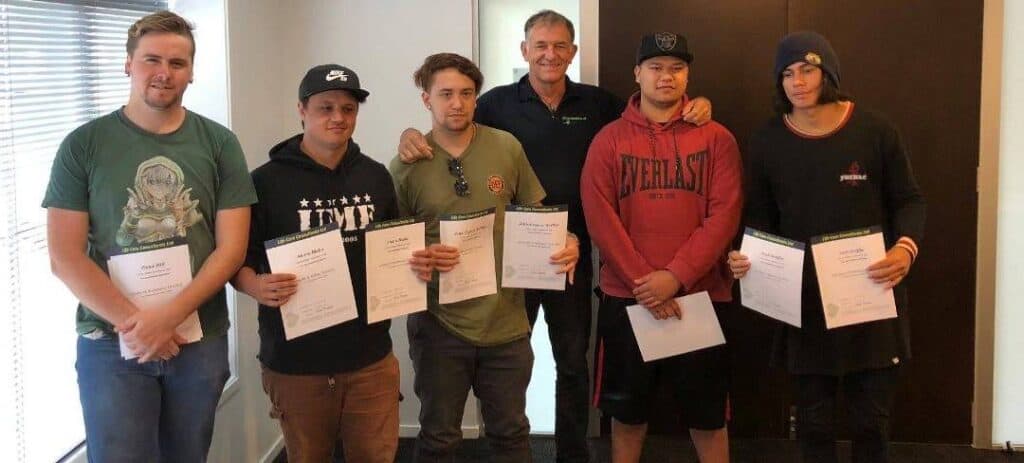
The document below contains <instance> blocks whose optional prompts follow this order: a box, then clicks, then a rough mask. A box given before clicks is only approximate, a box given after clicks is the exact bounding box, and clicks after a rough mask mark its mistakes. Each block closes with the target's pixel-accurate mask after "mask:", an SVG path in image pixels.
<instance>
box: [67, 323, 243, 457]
mask: <svg viewBox="0 0 1024 463" xmlns="http://www.w3.org/2000/svg"><path fill="white" fill-rule="evenodd" d="M75 369H76V370H77V371H78V392H79V396H80V400H81V402H82V414H83V415H84V418H85V442H86V449H87V452H88V455H89V462H90V463H92V462H113V461H161V462H205V461H206V454H207V452H208V451H209V449H210V439H211V437H212V435H213V419H214V417H215V416H216V414H217V403H218V401H219V400H220V395H221V392H222V391H223V390H224V384H225V383H226V382H227V380H228V377H229V376H230V374H231V372H230V370H229V366H228V338H227V336H220V337H216V338H204V339H203V340H202V341H200V342H197V343H192V344H186V345H183V346H181V352H180V353H179V354H178V356H176V357H174V358H172V359H171V360H166V361H164V360H157V361H153V362H148V363H143V364H140V363H138V360H125V359H123V358H121V352H120V350H119V348H118V342H117V338H116V337H111V336H107V337H104V338H101V339H97V340H92V339H88V338H85V337H79V338H78V360H77V361H76V362H75Z"/></svg>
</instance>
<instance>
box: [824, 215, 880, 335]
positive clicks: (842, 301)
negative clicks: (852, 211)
mask: <svg viewBox="0 0 1024 463" xmlns="http://www.w3.org/2000/svg"><path fill="white" fill-rule="evenodd" d="M811 251H812V252H813V253H814V267H815V269H816V270H817V274H818V288H819V289H821V306H822V307H823V308H824V310H825V326H826V327H828V328H829V329H832V328H838V327H840V326H846V325H854V324H857V323H865V322H871V321H875V320H883V319H886V318H895V317H896V300H895V299H894V298H893V294H892V289H885V287H884V286H882V285H881V284H878V283H875V282H874V281H872V280H871V278H870V277H869V276H868V271H867V267H868V266H870V265H871V264H873V263H875V262H878V261H880V260H882V259H884V258H885V240H884V239H883V238H882V230H881V228H879V227H872V228H866V229H862V230H852V231H847V232H840V233H833V234H830V235H822V236H816V237H814V238H812V239H811Z"/></svg>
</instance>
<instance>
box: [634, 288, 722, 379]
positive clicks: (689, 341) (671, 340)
mask: <svg viewBox="0 0 1024 463" xmlns="http://www.w3.org/2000/svg"><path fill="white" fill-rule="evenodd" d="M676 303H678V304H679V307H681V308H682V310H683V318H682V319H678V318H675V317H669V318H667V319H665V320H655V318H654V316H653V315H651V312H650V311H649V310H647V309H646V308H644V306H642V305H631V306H629V307H626V311H627V312H628V314H629V322H630V324H632V325H633V334H634V335H636V342H637V344H638V345H639V346H640V355H641V356H643V359H644V361H645V362H650V361H652V360H658V359H662V358H666V357H672V356H674V355H679V354H685V353H687V352H693V351H696V350H700V349H706V348H708V347H714V346H718V345H721V344H725V335H724V334H722V326H721V325H719V323H718V315H716V314H715V308H714V306H713V305H712V304H711V297H710V296H708V293H707V291H703V292H699V293H696V294H690V295H688V296H683V297H677V298H676Z"/></svg>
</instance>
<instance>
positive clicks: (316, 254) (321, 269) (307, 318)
mask: <svg viewBox="0 0 1024 463" xmlns="http://www.w3.org/2000/svg"><path fill="white" fill-rule="evenodd" d="M265 245H266V248H267V261H268V262H269V263H270V269H271V271H273V272H274V273H291V274H294V275H295V278H296V279H297V280H298V287H297V288H296V292H295V294H293V295H292V297H291V298H289V299H288V302H286V303H285V304H284V305H282V306H281V320H282V321H283V322H284V337H285V339H289V340H290V339H295V338H297V337H299V336H302V335H304V334H309V333H312V332H314V331H319V330H322V329H324V328H329V327H332V326H335V325H338V324H341V323H344V322H347V321H349V320H352V319H354V318H356V317H358V316H359V313H358V311H357V310H356V298H355V294H354V293H353V292H352V277H351V275H350V274H349V271H348V261H347V260H346V258H345V244H344V243H343V242H342V239H341V233H340V232H339V231H338V225H337V224H335V223H331V224H328V225H324V226H322V227H317V228H313V229H310V230H306V231H303V232H299V233H294V234H291V235H287V236H282V237H280V238H277V239H273V240H268V241H266V243H265Z"/></svg>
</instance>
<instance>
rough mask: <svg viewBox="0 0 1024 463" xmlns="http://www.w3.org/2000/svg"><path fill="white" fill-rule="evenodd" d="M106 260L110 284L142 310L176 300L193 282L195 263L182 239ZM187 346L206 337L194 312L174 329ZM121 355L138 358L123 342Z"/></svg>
mask: <svg viewBox="0 0 1024 463" xmlns="http://www.w3.org/2000/svg"><path fill="white" fill-rule="evenodd" d="M121 252H122V254H118V255H114V256H111V257H110V260H108V261H107V271H108V272H109V274H110V281H112V282H113V283H114V287H116V288H117V290H118V291H121V294H124V295H125V297H127V298H128V300H129V301H131V303H132V304H134V305H135V306H136V307H138V308H139V309H141V310H146V309H152V308H153V307H158V306H160V305H161V304H166V303H168V302H170V301H171V300H172V299H174V296H177V295H178V293H180V292H181V290H182V289H185V286H187V285H188V284H189V283H190V282H192V263H191V262H192V261H191V259H190V258H189V253H188V245H187V244H185V242H184V241H182V240H174V241H164V242H161V243H153V244H149V245H140V246H133V247H130V248H125V249H123V250H122V251H121ZM175 331H177V333H178V334H179V335H180V336H181V337H183V338H185V342H186V343H192V342H196V341H198V340H200V339H202V338H203V328H202V326H201V325H200V324H199V314H198V313H197V312H195V311H193V312H192V313H190V314H189V315H188V317H185V321H183V322H181V324H180V325H178V327H177V328H176V329H175ZM121 356H122V357H124V358H126V359H133V358H135V357H138V355H136V354H135V353H133V352H132V351H130V350H128V348H127V347H126V346H125V345H124V342H121Z"/></svg>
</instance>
